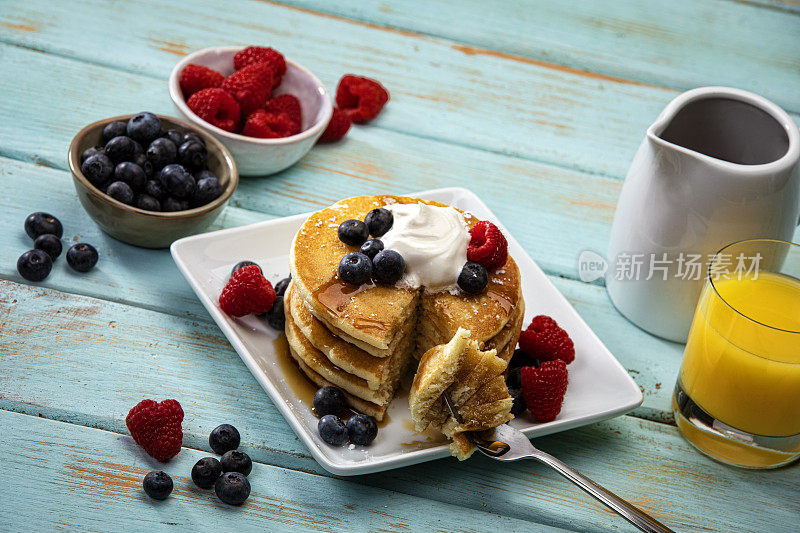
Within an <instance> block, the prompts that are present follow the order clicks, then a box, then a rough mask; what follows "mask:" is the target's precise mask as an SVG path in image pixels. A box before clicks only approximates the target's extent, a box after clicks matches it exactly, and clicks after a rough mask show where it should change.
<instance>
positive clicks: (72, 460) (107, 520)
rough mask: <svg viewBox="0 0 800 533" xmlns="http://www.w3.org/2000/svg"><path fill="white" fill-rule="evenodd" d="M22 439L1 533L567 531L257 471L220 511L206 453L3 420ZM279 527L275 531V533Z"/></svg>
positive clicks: (13, 444)
mask: <svg viewBox="0 0 800 533" xmlns="http://www.w3.org/2000/svg"><path fill="white" fill-rule="evenodd" d="M0 425H2V427H3V429H4V430H5V431H6V432H8V434H9V435H14V438H13V439H3V440H2V442H0V452H2V453H3V456H4V457H5V460H4V465H5V467H6V468H7V469H8V470H9V471H10V472H13V474H12V475H9V476H7V479H6V482H5V484H6V488H5V496H4V498H3V505H2V506H0V529H3V530H6V531H15V530H20V529H24V526H23V524H29V525H30V524H35V529H38V530H56V529H68V530H80V531H102V532H113V531H160V530H165V529H168V526H177V527H178V528H180V529H184V530H193V531H227V530H231V529H235V530H236V531H264V530H265V529H273V530H274V529H276V528H280V530H281V531H398V530H412V531H414V530H416V531H422V530H424V531H433V530H436V531H453V532H455V531H459V532H460V531H473V532H478V531H488V530H495V529H496V528H502V531H530V529H531V528H533V527H535V528H536V529H537V530H542V531H564V530H561V529H557V528H554V527H549V526H546V525H543V524H533V523H530V522H525V521H522V520H517V519H514V518H509V517H505V516H498V515H496V514H492V513H490V512H485V511H482V510H473V509H467V508H464V507H458V506H456V505H450V504H447V503H440V502H436V501H430V500H424V499H422V498H420V497H415V496H409V495H407V494H403V493H401V492H395V491H392V490H384V489H379V488H372V487H367V486H364V485H361V484H358V483H354V482H353V481H350V480H343V479H335V478H332V477H325V476H319V475H315V474H309V473H305V472H299V471H294V470H286V469H284V468H280V467H275V466H270V465H265V464H260V463H255V464H254V465H253V471H252V472H251V473H250V475H249V476H248V478H249V480H250V483H251V489H252V492H251V493H250V498H249V499H248V500H247V502H246V503H245V504H244V505H242V506H241V507H232V506H228V505H225V504H223V503H221V502H220V501H219V500H218V499H217V497H216V496H215V495H214V492H213V490H211V491H208V490H201V489H198V488H197V487H196V486H195V485H194V484H193V483H192V481H191V478H190V476H189V472H190V471H191V468H192V465H194V463H195V462H196V461H197V460H198V459H200V458H201V457H203V456H206V455H208V454H207V453H206V452H203V451H198V450H193V449H189V448H184V449H183V450H182V451H181V452H180V453H179V454H178V455H177V456H176V457H175V458H174V459H173V460H171V461H170V462H169V463H167V464H163V463H158V462H156V461H154V460H152V459H151V458H149V457H147V456H146V455H145V454H144V453H143V452H142V451H141V449H140V448H139V447H137V446H136V445H135V444H134V443H133V441H132V440H131V439H130V437H127V436H123V435H118V434H114V433H109V432H106V431H101V430H97V429H91V428H85V427H80V426H74V425H71V424H65V423H61V422H53V421H50V420H45V419H41V418H37V417H33V416H26V415H20V414H15V413H10V412H8V411H0ZM150 470H165V471H166V472H167V473H169V474H170V476H171V477H172V480H173V483H174V489H173V491H172V494H171V495H170V497H169V498H168V499H167V500H164V501H163V502H157V501H154V500H151V499H150V498H149V497H148V496H147V495H146V494H145V493H144V490H143V489H142V479H143V478H144V475H145V474H146V473H147V472H149V471H150ZM267 524H270V526H267Z"/></svg>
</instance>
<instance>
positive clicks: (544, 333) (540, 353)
mask: <svg viewBox="0 0 800 533" xmlns="http://www.w3.org/2000/svg"><path fill="white" fill-rule="evenodd" d="M519 347H520V348H522V349H523V350H524V351H525V353H527V354H528V355H530V356H531V357H533V358H534V359H538V360H539V361H552V360H554V359H560V360H562V361H564V363H567V364H569V363H571V362H572V361H574V360H575V344H574V343H573V342H572V339H570V338H569V334H568V333H567V332H566V331H564V330H563V329H561V327H559V325H558V324H557V323H556V321H555V320H553V319H552V318H550V317H549V316H547V315H539V316H537V317H535V318H534V319H533V320H532V321H531V324H530V325H529V326H528V328H527V329H526V330H524V331H522V332H521V333H520V334H519Z"/></svg>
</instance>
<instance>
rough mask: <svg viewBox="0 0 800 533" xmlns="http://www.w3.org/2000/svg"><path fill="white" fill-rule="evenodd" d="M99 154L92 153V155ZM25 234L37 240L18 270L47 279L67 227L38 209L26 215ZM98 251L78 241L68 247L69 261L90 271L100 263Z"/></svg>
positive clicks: (29, 276)
mask: <svg viewBox="0 0 800 533" xmlns="http://www.w3.org/2000/svg"><path fill="white" fill-rule="evenodd" d="M92 157H96V155H92V156H90V157H89V159H91V158H92ZM23 227H24V229H25V233H26V234H27V235H28V237H30V238H31V239H33V249H32V250H28V251H27V252H25V253H23V254H22V255H21V256H20V257H19V259H17V272H19V275H20V276H22V277H23V278H25V279H26V280H28V281H43V280H44V279H45V278H47V276H49V275H50V272H51V271H52V269H53V263H54V262H55V260H56V259H57V258H58V256H60V255H61V251H62V249H63V247H62V244H61V236H62V235H63V234H64V227H63V226H62V225H61V221H59V220H58V219H57V218H56V217H54V216H53V215H51V214H49V213H44V212H41V211H37V212H36V213H31V214H30V215H28V216H27V218H25V223H24V225H23ZM97 259H98V254H97V250H96V249H95V248H94V247H93V246H92V245H90V244H86V243H78V244H75V245H73V246H72V247H70V249H69V250H67V264H69V266H71V267H72V268H73V269H74V270H77V271H78V272H88V271H89V270H91V269H92V267H94V265H95V264H96V263H97Z"/></svg>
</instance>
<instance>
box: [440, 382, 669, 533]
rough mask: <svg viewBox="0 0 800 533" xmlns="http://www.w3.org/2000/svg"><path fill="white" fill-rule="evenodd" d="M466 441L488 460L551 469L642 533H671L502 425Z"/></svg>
mask: <svg viewBox="0 0 800 533" xmlns="http://www.w3.org/2000/svg"><path fill="white" fill-rule="evenodd" d="M443 397H444V401H445V403H446V404H447V408H448V409H450V414H451V415H453V418H455V419H456V420H457V421H458V422H459V423H460V422H462V420H461V416H460V415H459V414H458V411H456V409H455V406H454V405H453V402H452V400H451V399H450V396H449V394H447V393H445V394H444V395H443ZM470 438H471V439H472V442H474V443H475V446H476V447H477V448H478V450H479V451H480V452H481V453H483V454H484V455H486V456H488V457H491V458H492V459H497V460H498V461H517V460H519V459H536V460H537V461H540V462H542V463H544V464H546V465H548V466H550V467H552V468H554V469H555V470H556V471H557V472H558V473H559V474H561V475H562V476H564V477H565V478H567V479H568V480H570V481H572V482H573V483H575V484H576V485H577V486H579V487H580V488H582V489H583V490H585V491H586V492H588V493H589V494H591V495H592V496H594V497H595V498H597V499H598V500H600V501H601V502H603V503H604V504H605V505H607V506H608V507H610V508H611V509H613V510H614V511H616V512H617V513H619V514H620V515H622V517H623V518H625V519H626V520H627V521H628V522H630V523H631V524H633V525H634V526H636V527H638V528H639V529H640V530H642V531H647V532H650V533H674V532H673V531H672V530H671V529H670V528H668V527H667V526H665V525H664V524H662V523H661V522H659V521H658V520H656V519H655V518H653V517H652V516H650V515H648V514H647V513H645V512H644V511H642V510H641V509H639V508H637V507H635V506H633V505H631V504H630V503H628V502H626V501H625V500H623V499H622V498H620V497H619V496H617V495H616V494H614V493H613V492H611V491H610V490H607V489H604V488H603V487H601V486H600V485H598V484H597V483H595V482H594V481H592V480H591V479H589V478H588V477H586V476H584V475H583V474H581V473H579V472H578V471H577V470H575V469H573V468H571V467H569V466H567V465H566V464H564V463H563V462H561V461H560V460H558V459H556V458H555V457H553V456H552V455H550V454H549V453H545V452H543V451H541V450H539V449H537V448H535V447H534V446H533V444H531V441H530V440H528V437H526V436H525V435H524V434H523V433H522V432H521V431H519V430H517V429H514V428H512V427H511V426H509V425H508V424H503V425H501V426H498V427H496V428H494V429H491V430H488V431H484V432H481V433H478V432H473V433H471V434H470Z"/></svg>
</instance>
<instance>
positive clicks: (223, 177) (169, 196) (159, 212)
mask: <svg viewBox="0 0 800 533" xmlns="http://www.w3.org/2000/svg"><path fill="white" fill-rule="evenodd" d="M69 167H70V170H71V171H72V177H73V182H74V183H75V190H76V191H77V193H78V199H79V200H80V202H81V205H83V208H84V209H85V210H86V212H87V213H88V214H89V216H90V217H92V219H93V220H94V221H95V223H97V225H98V226H100V228H101V229H102V230H103V231H105V232H106V233H108V234H109V235H111V236H112V237H114V238H115V239H119V240H121V241H123V242H126V243H128V244H133V245H135V246H142V247H145V248H166V247H168V246H169V245H170V244H172V242H173V241H175V240H177V239H180V238H181V237H185V236H187V235H191V234H194V233H200V232H202V231H204V230H206V229H207V228H208V227H209V226H210V225H211V224H212V223H213V222H214V220H215V219H216V218H217V216H218V215H219V214H220V213H221V212H222V210H223V208H224V207H225V205H226V204H227V203H228V200H229V199H230V197H231V195H232V194H233V191H234V190H235V189H236V186H237V185H238V183H239V174H238V171H237V169H236V163H235V162H234V160H233V156H231V154H230V152H229V151H228V150H227V149H226V148H225V146H224V145H223V144H222V143H220V142H219V141H218V140H216V139H215V138H214V137H212V136H211V135H209V134H208V133H206V132H204V131H202V130H200V129H199V128H196V127H193V126H191V125H190V124H187V123H186V122H183V121H181V120H177V119H174V118H170V117H165V116H161V115H154V114H152V113H147V112H143V113H138V114H136V115H126V116H119V117H113V118H109V119H106V120H100V121H98V122H94V123H92V124H89V125H88V126H86V127H85V128H83V129H82V130H81V131H80V132H78V134H77V135H75V138H74V139H72V143H71V144H70V147H69Z"/></svg>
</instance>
